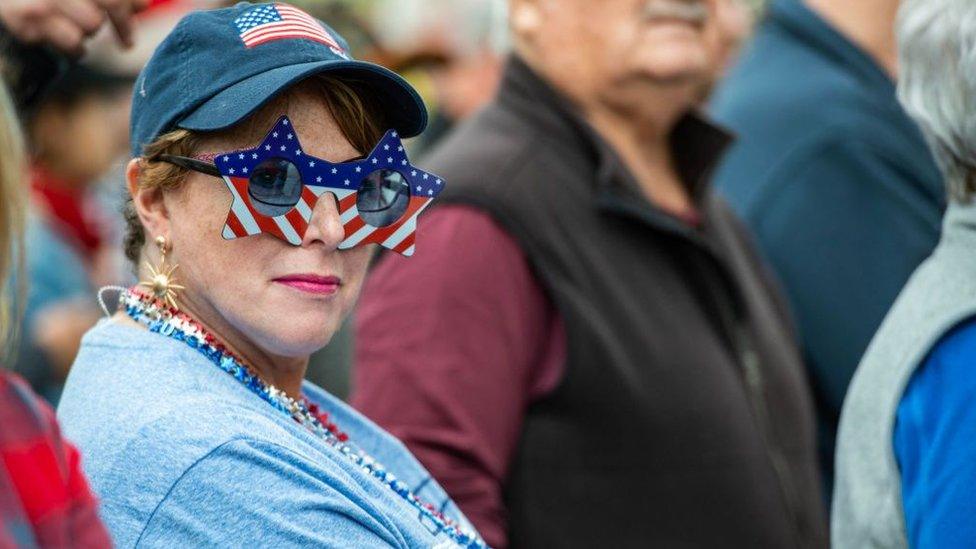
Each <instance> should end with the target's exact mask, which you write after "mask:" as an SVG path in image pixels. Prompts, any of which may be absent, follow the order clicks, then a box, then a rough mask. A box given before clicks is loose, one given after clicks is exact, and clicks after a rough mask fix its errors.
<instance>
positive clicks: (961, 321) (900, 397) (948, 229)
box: [832, 0, 976, 549]
mask: <svg viewBox="0 0 976 549" xmlns="http://www.w3.org/2000/svg"><path fill="white" fill-rule="evenodd" d="M898 40H899V48H900V57H901V67H902V68H901V79H900V82H899V90H898V92H899V97H900V99H901V101H902V103H903V104H904V105H905V107H906V109H907V110H908V112H909V113H910V114H911V115H912V117H913V118H915V119H916V120H917V121H918V122H919V124H920V125H921V126H922V128H923V130H924V132H925V134H926V136H927V138H928V140H929V143H930V145H931V147H932V149H933V151H934V153H935V155H936V158H937V159H938V161H939V164H940V167H941V168H942V171H943V173H944V175H945V178H946V181H947V185H948V189H949V194H950V206H949V209H948V211H947V212H946V216H945V220H944V226H943V235H942V239H941V241H940V243H939V245H938V247H937V248H936V250H935V251H934V252H933V254H932V256H931V257H929V258H928V259H927V260H926V261H925V262H924V263H923V264H922V265H921V266H920V267H919V269H918V270H917V271H916V272H915V274H914V275H913V276H912V278H911V279H910V280H909V282H908V285H907V286H906V287H905V289H904V290H903V291H902V293H901V295H900V296H899V298H898V301H897V302H896V303H895V306H894V307H893V308H892V310H891V312H890V313H889V314H888V317H887V318H886V319H885V321H884V323H883V324H882V326H881V329H880V330H879V331H878V333H877V334H876V335H875V338H874V340H873V341H872V343H871V345H870V347H869V348H868V351H867V353H866V354H865V356H864V359H863V360H862V362H861V365H860V367H859V369H858V371H857V374H856V375H855V377H854V382H853V384H852V386H851V390H850V392H849V394H848V396H847V400H846V402H845V404H844V409H843V413H842V415H841V423H840V433H839V438H838V451H837V477H836V479H837V483H836V489H835V492H834V506H833V526H832V530H833V531H832V537H833V542H834V546H835V547H837V548H839V549H844V548H847V547H856V548H862V547H906V546H912V547H939V548H946V547H963V546H965V547H971V546H973V544H974V543H976V521H973V515H974V513H976V496H974V493H976V490H974V488H976V407H974V406H973V405H972V401H973V396H974V395H976V369H974V368H973V367H972V366H973V364H974V363H976V203H974V202H973V195H974V193H976V71H974V69H976V2H973V1H972V0H906V1H905V3H904V4H903V5H902V7H901V11H900V13H899V17H898Z"/></svg>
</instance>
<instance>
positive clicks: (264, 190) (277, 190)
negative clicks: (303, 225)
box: [247, 158, 302, 217]
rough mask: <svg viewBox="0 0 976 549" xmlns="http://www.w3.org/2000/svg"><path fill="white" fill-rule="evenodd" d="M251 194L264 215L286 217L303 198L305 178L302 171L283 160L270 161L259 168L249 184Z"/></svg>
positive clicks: (254, 202) (258, 209) (256, 208)
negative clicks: (300, 172)
mask: <svg viewBox="0 0 976 549" xmlns="http://www.w3.org/2000/svg"><path fill="white" fill-rule="evenodd" d="M247 194H249V195H250V196H251V203H252V204H253V205H254V209H255V210H257V211H258V213H260V214H261V215H266V216H268V217H275V216H279V215H285V214H286V213H288V212H289V211H290V210H291V209H292V208H294V207H295V204H298V200H299V199H300V198H301V196H302V178H301V175H299V173H298V168H297V167H295V165H294V164H292V163H291V162H289V161H287V160H284V159H281V158H270V159H268V160H265V161H264V162H262V163H260V164H258V165H257V166H256V167H255V168H254V171H252V172H251V177H250V179H249V180H248V185H247Z"/></svg>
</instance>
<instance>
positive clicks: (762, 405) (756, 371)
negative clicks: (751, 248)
mask: <svg viewBox="0 0 976 549" xmlns="http://www.w3.org/2000/svg"><path fill="white" fill-rule="evenodd" d="M736 325H737V326H736V329H735V330H734V333H735V341H736V347H737V349H738V355H739V362H740V363H741V364H742V373H743V377H744V380H745V385H746V390H747V392H748V393H749V402H750V403H751V404H752V408H753V412H754V413H755V414H756V419H757V420H758V422H759V433H760V436H761V437H762V440H763V447H764V448H765V449H766V455H767V457H768V458H769V461H770V463H771V465H772V467H773V471H774V472H775V473H776V476H777V477H778V478H779V483H778V484H779V485H780V489H781V490H782V493H783V498H784V500H785V503H786V505H785V507H786V512H787V515H788V518H789V520H790V522H791V523H792V524H793V525H794V528H795V530H794V533H795V535H796V537H797V540H796V541H797V546H798V547H800V546H802V544H801V541H802V539H803V537H802V534H803V531H804V530H805V527H804V526H803V525H802V524H800V519H799V513H798V507H799V499H798V494H797V490H796V488H795V487H794V486H793V482H792V480H791V478H792V475H791V474H790V469H789V466H788V465H787V460H786V457H785V456H784V455H783V452H782V451H781V450H780V448H779V446H778V445H777V444H775V443H774V442H773V441H772V440H771V436H770V433H771V431H772V421H771V420H770V417H769V408H768V406H767V404H766V395H765V391H764V385H765V380H764V379H763V373H762V367H761V365H760V361H759V354H758V353H757V352H756V350H755V348H754V346H753V345H752V337H751V335H750V334H749V332H748V329H747V328H746V327H745V326H743V325H742V323H740V322H736Z"/></svg>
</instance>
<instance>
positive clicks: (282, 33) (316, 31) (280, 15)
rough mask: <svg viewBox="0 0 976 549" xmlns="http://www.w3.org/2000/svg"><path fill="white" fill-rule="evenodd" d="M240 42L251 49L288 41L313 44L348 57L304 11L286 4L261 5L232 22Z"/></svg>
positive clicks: (330, 36)
mask: <svg viewBox="0 0 976 549" xmlns="http://www.w3.org/2000/svg"><path fill="white" fill-rule="evenodd" d="M234 24H235V25H237V31H238V32H239V33H240V35H241V40H243V41H244V45H245V46H246V47H247V48H253V47H255V46H260V45H261V44H266V43H268V42H273V41H275V40H286V39H289V38H295V39H306V40H313V41H315V42H318V43H320V44H325V45H326V46H329V47H330V48H331V49H332V51H333V52H334V53H336V54H337V55H340V56H342V57H347V55H346V52H345V50H344V49H343V48H342V46H340V45H339V41H338V40H336V39H335V38H333V36H332V35H331V34H329V33H328V32H327V31H326V30H325V28H323V27H322V24H321V23H319V22H318V21H316V20H315V18H314V17H312V16H311V15H309V14H307V13H305V12H304V11H302V10H300V9H298V8H293V7H291V6H289V5H287V4H263V5H260V6H255V7H254V8H252V9H250V10H248V11H246V12H244V14H243V15H241V16H240V17H238V18H237V19H235V20H234Z"/></svg>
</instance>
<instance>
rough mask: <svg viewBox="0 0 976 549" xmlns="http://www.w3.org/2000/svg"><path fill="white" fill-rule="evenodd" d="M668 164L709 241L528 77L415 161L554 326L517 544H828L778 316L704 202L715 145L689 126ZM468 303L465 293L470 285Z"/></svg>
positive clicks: (525, 451)
mask: <svg viewBox="0 0 976 549" xmlns="http://www.w3.org/2000/svg"><path fill="white" fill-rule="evenodd" d="M673 142H674V145H675V147H674V149H675V161H676V163H677V165H678V168H679V172H680V173H681V175H682V177H683V178H684V179H685V180H686V181H696V182H699V184H697V185H694V186H693V189H692V194H693V196H694V197H695V198H696V201H697V202H698V204H699V207H700V208H701V213H702V215H703V218H704V221H703V226H702V229H701V230H694V229H692V228H690V227H689V226H687V225H686V224H684V223H682V222H680V221H678V220H676V219H674V218H672V217H670V216H668V215H666V214H664V213H663V212H661V211H659V210H657V209H655V208H654V207H652V206H651V205H650V204H649V202H648V201H647V200H645V199H643V198H642V197H641V195H640V194H639V192H638V191H637V185H636V183H635V181H633V179H632V177H631V176H630V174H629V173H628V172H627V170H626V169H625V168H624V167H623V165H622V164H621V162H620V161H619V159H618V158H617V157H616V155H615V154H614V153H613V152H612V151H611V150H609V148H608V147H607V146H606V145H605V144H604V143H603V142H602V141H601V140H600V139H599V138H598V137H597V136H596V134H595V133H594V132H593V131H592V130H590V129H589V127H588V126H587V125H586V124H584V123H582V122H581V121H580V120H579V119H577V118H576V117H575V116H574V115H573V114H572V112H571V110H570V109H569V108H568V107H567V105H566V104H565V103H564V102H563V101H562V99H560V98H559V97H558V96H557V94H555V93H554V92H553V91H552V90H551V89H550V88H549V87H548V86H547V85H546V84H545V83H543V82H542V81H541V80H540V79H539V78H537V77H536V76H535V75H534V74H533V73H532V72H531V71H530V70H529V69H528V68H527V67H526V66H525V65H524V64H523V63H521V62H520V61H519V60H517V59H514V60H512V61H511V62H510V63H509V66H508V68H507V70H506V76H505V79H504V82H503V84H502V89H501V91H500V94H499V96H498V97H497V98H496V100H495V102H494V103H493V104H492V105H491V106H490V107H489V108H488V109H487V110H486V111H484V112H482V113H481V114H480V115H478V116H477V117H476V118H475V119H474V120H472V121H470V122H468V123H466V124H465V125H463V126H462V127H461V128H459V130H458V131H456V132H455V133H454V134H453V135H452V136H451V137H450V138H448V139H447V141H446V142H445V143H444V144H443V145H442V146H440V147H439V148H438V150H437V151H436V152H435V153H434V154H433V155H432V157H431V158H429V159H428V162H427V165H428V166H429V167H430V168H431V169H432V170H433V171H434V172H436V173H438V174H440V175H441V176H442V177H444V178H445V180H446V181H448V182H449V183H450V184H449V186H448V187H447V189H446V190H445V192H444V194H443V195H442V200H441V203H464V204H469V205H473V206H475V207H478V208H482V209H483V210H485V211H487V212H488V213H489V214H491V215H492V216H493V217H494V218H495V219H496V220H497V221H498V222H499V223H501V225H502V226H503V227H505V229H506V230H507V231H508V232H509V233H510V234H511V235H512V236H513V237H514V238H515V239H516V240H517V242H519V243H520V245H521V247H522V248H523V250H524V251H525V254H526V257H527V258H528V261H529V263H530V265H531V266H532V268H533V269H534V271H535V273H536V276H537V277H538V279H539V281H540V282H541V283H542V285H543V287H544V288H546V289H547V291H548V293H549V297H550V298H551V300H552V302H553V303H554V304H555V306H556V308H557V310H558V312H559V314H560V316H561V317H562V319H563V322H564V324H565V328H566V335H567V362H566V365H565V375H564V378H563V379H562V381H561V383H560V384H559V386H558V387H557V389H556V390H555V392H554V393H553V394H551V395H550V396H548V397H546V398H544V399H542V400H541V401H539V402H535V403H533V404H532V405H531V406H530V407H529V409H528V410H527V415H526V418H525V423H524V429H523V432H522V438H521V441H520V446H519V449H518V452H517V455H516V456H515V458H514V462H513V464H512V473H511V476H510V478H509V479H508V482H507V485H506V500H507V505H508V510H509V515H510V516H509V519H510V522H509V527H510V529H509V535H510V540H511V544H512V547H539V548H550V547H749V548H761V547H775V548H781V547H822V546H826V520H825V517H824V509H823V502H824V500H823V498H822V496H821V493H820V483H819V479H818V476H817V474H818V473H817V464H816V452H815V444H814V430H813V418H812V412H811V410H812V406H811V402H810V396H809V394H808V388H807V384H806V380H805V378H804V374H803V370H802V368H801V363H800V359H799V357H798V353H797V350H796V348H795V346H794V344H793V339H792V333H791V332H790V327H789V325H788V321H787V316H786V315H785V314H784V311H783V309H782V308H781V307H780V306H779V302H777V301H775V300H774V299H773V297H772V296H773V295H774V292H773V290H772V288H771V287H770V285H769V284H768V280H767V278H766V273H765V272H764V271H763V267H762V266H761V262H760V261H759V260H758V258H757V257H755V255H754V252H753V248H752V247H751V245H750V244H749V243H748V241H747V237H746V235H745V233H744V232H743V231H742V229H741V228H740V225H739V224H738V223H737V221H736V220H735V218H734V217H733V216H732V215H731V213H730V212H729V211H728V209H727V208H726V206H725V205H724V203H722V202H721V201H719V200H718V199H715V198H714V197H713V196H712V195H710V194H709V193H708V192H707V187H706V186H705V185H704V184H700V182H701V181H704V179H705V178H704V175H705V174H704V173H703V172H704V169H703V168H704V167H707V166H710V165H711V163H712V162H713V161H714V160H715V159H716V157H717V154H718V150H720V149H722V148H723V147H724V145H725V144H726V142H727V137H726V135H725V134H724V133H722V132H720V131H719V130H717V129H715V128H714V127H712V126H710V125H709V124H707V123H705V122H703V121H702V120H700V119H698V118H696V117H693V116H688V117H686V119H685V120H683V121H682V122H681V124H680V125H679V127H678V128H677V129H676V130H675V134H674V136H673ZM472 291H477V290H476V289H473V290H472Z"/></svg>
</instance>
